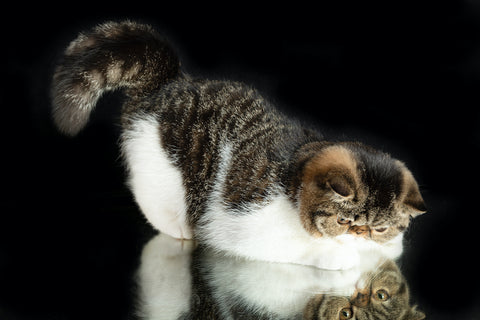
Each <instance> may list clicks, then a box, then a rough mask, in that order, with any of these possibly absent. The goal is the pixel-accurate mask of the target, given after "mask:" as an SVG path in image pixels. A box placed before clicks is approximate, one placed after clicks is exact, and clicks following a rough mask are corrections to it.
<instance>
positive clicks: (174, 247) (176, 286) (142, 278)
mask: <svg viewBox="0 0 480 320" xmlns="http://www.w3.org/2000/svg"><path fill="white" fill-rule="evenodd" d="M193 250H194V243H193V241H182V240H176V239H173V238H171V237H169V236H167V235H164V234H159V235H157V236H156V237H154V238H153V239H151V240H150V241H149V242H148V243H147V244H146V245H145V246H144V247H143V251H142V255H141V264H140V267H139V269H138V273H137V275H138V277H137V281H138V293H139V294H138V298H139V299H138V300H139V301H138V302H139V303H138V308H137V310H138V313H139V314H140V315H141V316H142V317H141V319H179V317H180V315H181V314H183V313H185V312H188V309H189V306H190V294H191V291H192V288H191V274H190V264H191V255H192V251H193Z"/></svg>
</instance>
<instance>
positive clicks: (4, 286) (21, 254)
mask: <svg viewBox="0 0 480 320" xmlns="http://www.w3.org/2000/svg"><path fill="white" fill-rule="evenodd" d="M63 5H64V6H65V8H62V7H60V8H50V9H46V8H44V7H43V6H40V5H36V6H35V7H30V6H25V7H22V5H15V4H14V5H13V7H12V8H11V9H9V10H5V11H3V14H2V15H3V17H2V40H1V43H2V48H1V51H2V54H3V58H2V59H1V61H2V68H1V71H2V86H1V89H0V90H1V91H0V92H1V95H0V105H1V115H2V116H1V128H2V131H3V134H2V140H1V141H2V142H1V143H2V146H1V150H2V155H1V158H2V163H3V165H2V167H1V168H2V171H3V174H2V182H3V183H2V186H3V191H2V196H3V201H2V202H1V207H0V208H1V209H0V319H2V320H3V319H22V320H23V319H126V318H127V317H128V314H129V313H130V312H131V310H132V308H133V303H134V302H133V301H132V292H133V291H134V287H133V280H132V276H133V274H134V271H135V269H136V268H137V267H138V256H139V254H140V252H141V249H142V246H143V244H144V243H145V241H146V240H147V239H148V237H149V236H151V235H152V234H153V233H154V232H153V231H152V230H151V228H150V227H148V226H147V225H146V224H145V221H144V219H143V218H142V216H141V214H140V212H139V211H138V209H137V208H136V206H135V204H134V203H133V200H132V197H131V195H130V194H129V192H128V190H127V188H126V187H125V184H124V181H125V174H124V170H123V167H122V162H121V160H120V155H119V150H118V146H117V145H116V143H117V140H118V137H119V128H118V124H115V119H117V118H118V116H119V114H118V111H119V108H117V107H116V106H118V103H119V102H120V101H121V99H122V97H121V95H120V94H108V95H106V96H105V98H104V99H103V100H102V101H101V102H100V104H99V105H98V107H97V109H96V110H95V112H94V113H93V115H92V121H91V123H90V124H89V125H88V127H87V128H86V130H84V131H83V132H82V133H81V134H80V135H79V136H78V137H75V138H67V137H64V136H62V135H60V134H59V133H58V132H57V131H56V130H55V128H54V127H53V125H52V123H51V119H50V113H49V112H50V111H49V107H50V105H49V97H48V90H49V88H48V85H49V81H50V76H51V72H52V69H53V66H54V63H55V60H56V58H57V57H58V55H59V54H60V52H61V51H62V50H63V48H64V47H65V46H66V45H67V44H68V43H69V41H71V40H72V39H73V38H75V37H76V35H77V34H78V32H80V31H82V30H84V29H85V28H90V27H92V26H93V25H95V24H97V23H100V22H103V21H105V20H108V19H123V18H131V19H139V20H141V21H143V22H147V23H150V24H153V25H154V26H155V27H156V28H157V29H159V30H160V31H164V33H165V34H166V35H167V37H169V38H170V39H171V40H172V42H173V43H174V45H175V47H176V48H177V51H178V52H179V54H180V55H181V57H182V61H183V66H184V68H185V70H186V71H187V72H190V73H192V74H194V75H197V76H205V77H210V78H216V79H222V78H223V79H234V80H239V81H244V82H247V83H249V84H252V85H253V86H255V87H257V88H258V89H259V90H260V91H261V92H263V93H264V94H265V96H267V97H268V98H269V99H270V100H271V101H273V102H274V103H275V104H276V105H278V106H279V107H280V108H282V109H284V110H285V112H287V113H289V114H291V115H292V116H298V117H301V118H302V119H304V120H305V121H309V122H312V123H315V124H317V125H318V126H319V127H320V128H322V130H323V132H324V133H325V135H326V137H327V138H331V139H335V140H353V139H355V140H360V141H363V142H366V143H369V144H371V145H373V146H375V147H377V148H380V149H382V150H384V151H387V152H389V153H391V154H392V155H393V156H395V157H397V158H399V159H401V160H403V161H405V162H406V163H407V165H408V167H409V168H410V169H411V170H412V171H413V173H414V175H415V176H416V177H417V180H418V182H419V184H420V186H421V190H422V193H423V195H424V198H425V200H426V203H427V206H428V209H429V211H428V213H427V214H425V215H423V216H421V217H419V218H418V219H416V220H415V221H414V223H413V225H412V227H411V228H410V229H409V231H408V232H407V235H406V241H405V245H406V249H405V255H404V256H403V258H402V259H401V261H400V266H401V269H402V271H403V272H404V274H405V276H406V277H407V279H408V282H409V285H410V288H411V291H412V295H413V298H412V299H413V301H414V302H415V303H417V304H419V308H420V309H421V310H424V311H425V312H426V313H427V316H428V317H427V319H460V318H461V319H478V317H479V312H480V308H479V304H480V299H479V298H480V295H479V293H478V290H479V284H480V283H479V272H478V270H479V263H478V258H479V255H478V252H479V248H478V247H479V246H478V245H479V241H478V233H479V228H478V222H479V221H478V216H479V209H478V206H479V194H478V192H479V190H480V188H479V187H478V185H479V178H480V175H479V158H480V153H479V151H480V148H479V147H480V108H479V103H480V94H478V93H479V90H480V5H478V4H477V3H476V2H474V1H473V0H471V1H456V2H455V1H449V2H439V1H432V2H430V3H427V2H420V1H419V2H413V3H406V2H403V1H399V2H390V1H385V2H380V3H377V4H372V3H370V4H365V3H363V2H356V3H354V4H348V3H346V2H338V3H337V4H333V5H332V4H329V5H323V4H318V3H315V4H313V3H312V5H310V6H307V5H303V4H300V3H298V4H295V5H293V7H292V4H291V3H286V4H281V5H279V4H276V5H274V6H260V7H258V6H259V4H254V3H246V2H243V3H241V2H239V3H231V4H228V5H227V4H224V5H221V6H214V5H211V6H206V5H200V4H195V5H192V4H182V3H178V4H175V5H173V4H171V5H161V4H159V3H154V4H152V5H146V4H141V3H139V2H132V3H128V4H117V5H113V6H102V7H98V5H95V4H87V3H82V4H63ZM63 5H62V6H63ZM67 7H68V8H67Z"/></svg>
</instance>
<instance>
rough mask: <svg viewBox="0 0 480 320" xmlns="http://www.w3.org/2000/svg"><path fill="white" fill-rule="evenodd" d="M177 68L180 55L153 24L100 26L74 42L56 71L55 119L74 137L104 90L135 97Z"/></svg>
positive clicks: (53, 93)
mask: <svg viewBox="0 0 480 320" xmlns="http://www.w3.org/2000/svg"><path fill="white" fill-rule="evenodd" d="M179 72H180V63H179V60H178V57H177V55H176V54H175V53H174V51H173V49H172V48H171V47H170V46H169V44H168V43H167V42H166V41H165V40H164V39H163V38H162V37H161V36H160V34H158V33H157V32H156V31H154V30H153V29H152V28H151V27H150V26H148V25H144V24H138V23H135V22H131V21H124V22H107V23H104V24H101V25H99V26H97V27H95V28H93V29H92V30H90V31H88V32H84V33H81V34H80V35H79V36H78V37H77V39H75V40H74V41H72V42H71V43H70V45H69V46H68V47H67V49H66V50H65V52H64V56H63V57H62V60H61V62H60V63H59V64H58V66H57V67H56V69H55V73H54V75H53V82H52V88H51V95H52V100H53V118H54V121H55V123H56V125H57V126H58V127H59V129H60V130H61V131H63V132H64V133H66V134H68V135H72V136H73V135H75V134H77V133H78V132H79V131H80V130H81V129H82V128H83V127H84V126H85V125H86V124H87V122H88V119H89V117H90V113H91V111H92V110H93V108H94V107H95V104H96V103H97V101H98V99H99V98H100V97H101V95H102V94H103V93H104V92H106V91H110V90H115V89H118V88H126V89H127V90H126V92H127V94H128V95H131V96H138V95H144V94H148V93H150V92H152V91H154V90H155V89H158V88H159V87H160V86H161V85H162V84H164V83H165V82H167V81H168V80H170V79H172V78H175V77H176V76H177V75H178V74H179Z"/></svg>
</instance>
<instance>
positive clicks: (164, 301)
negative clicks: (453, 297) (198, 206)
mask: <svg viewBox="0 0 480 320" xmlns="http://www.w3.org/2000/svg"><path fill="white" fill-rule="evenodd" d="M363 258H364V261H363V263H362V264H361V265H360V266H359V267H357V268H353V269H349V270H342V271H332V270H323V269H318V268H315V267H309V266H302V265H295V264H282V263H269V262H263V261H253V260H246V259H243V258H238V257H229V256H225V255H224V254H220V253H216V252H214V251H212V250H210V249H209V248H206V247H203V246H198V247H197V246H196V245H195V243H194V242H193V241H185V240H184V241H182V240H177V239H173V238H171V237H169V236H167V235H164V234H159V235H157V236H155V237H154V238H152V239H151V240H150V241H149V242H148V243H147V244H146V245H145V247H144V249H143V252H142V256H141V265H140V267H139V269H138V272H137V283H138V306H137V315H138V316H139V318H140V319H146V320H147V319H148V320H150V319H326V320H333V319H335V320H336V319H341V320H343V319H372V318H373V319H402V320H419V319H424V318H425V315H424V313H423V312H421V311H419V310H417V309H416V306H413V307H412V306H411V305H410V304H409V296H410V295H409V289H408V284H407V282H406V280H405V278H404V277H403V275H402V274H401V272H400V270H399V268H398V267H397V265H396V264H395V262H393V261H391V260H384V259H382V258H380V257H375V256H368V257H363Z"/></svg>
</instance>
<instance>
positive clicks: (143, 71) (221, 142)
mask: <svg viewBox="0 0 480 320" xmlns="http://www.w3.org/2000/svg"><path fill="white" fill-rule="evenodd" d="M118 89H122V90H124V92H125V94H126V96H127V99H126V101H125V102H124V104H123V106H122V127H123V133H122V143H121V147H122V152H123V155H124V159H125V162H126V166H127V169H128V171H129V181H128V183H129V186H130V187H131V189H132V192H133V194H134V197H135V199H136V201H137V203H138V205H139V207H140V208H141V210H142V212H143V213H144V214H145V216H146V217H147V219H148V220H149V221H150V222H151V223H152V225H153V226H154V227H156V228H157V229H159V230H160V231H162V232H164V233H167V234H169V235H171V236H173V237H176V238H193V237H195V238H196V239H198V240H200V241H203V242H204V243H206V244H208V245H210V246H213V247H215V248H217V249H219V250H224V251H226V252H229V253H231V254H234V255H241V256H247V257H249V258H252V259H262V260H268V261H276V262H290V263H299V264H308V265H314V266H317V267H322V268H328V269H342V268H350V267H352V266H354V265H355V264H356V263H358V260H359V259H358V256H359V255H361V254H363V252H369V251H372V250H373V251H379V252H381V253H382V254H385V255H386V256H387V257H389V258H394V257H396V256H398V255H399V254H400V253H401V251H402V235H403V231H404V230H405V229H406V228H407V226H408V224H409V221H410V218H411V217H415V216H417V215H419V214H421V213H423V212H425V207H424V203H423V199H422V197H421V195H420V192H419V189H418V185H417V183H416V182H415V179H414V178H413V176H412V174H411V173H410V171H409V170H408V169H407V168H406V167H405V165H404V164H403V163H402V162H400V161H398V160H395V159H393V158H391V157H390V156H389V155H388V154H385V153H383V152H380V151H377V150H373V149H371V148H369V147H367V146H365V145H363V144H361V143H358V142H343V143H334V142H329V141H325V140H324V139H323V137H322V135H321V134H320V133H319V132H317V131H315V130H311V129H308V128H305V127H303V126H302V125H301V124H300V123H299V122H298V121H296V120H292V119H290V118H287V117H286V116H285V115H283V114H282V113H280V112H279V111H278V110H276V109H275V108H274V106H272V105H271V104H270V103H269V102H268V101H266V100H265V99H264V98H263V97H262V96H261V95H260V94H259V93H258V92H257V91H256V90H255V89H253V88H251V87H249V86H247V85H245V84H242V83H238V82H232V81H214V80H205V79H194V78H192V77H191V76H189V75H187V74H185V73H183V72H182V71H181V70H180V63H179V61H178V58H177V56H176V55H175V53H174V51H173V49H172V48H171V47H170V45H169V44H168V43H167V42H166V41H165V40H164V39H163V37H162V36H160V35H159V34H158V33H157V32H156V31H154V30H153V29H152V28H151V27H149V26H147V25H143V24H138V23H135V22H131V21H124V22H107V23H104V24H102V25H100V26H97V27H95V28H93V29H92V30H90V31H87V32H84V33H82V34H80V35H79V37H78V38H77V39H76V40H74V41H73V42H72V43H71V44H70V45H69V46H68V48H67V49H66V50H65V54H64V57H63V59H62V60H61V61H60V62H59V65H58V67H57V68H56V71H55V74H54V76H53V84H52V101H53V118H54V120H55V122H56V124H57V125H58V127H59V128H60V129H61V130H62V131H63V132H65V133H67V134H70V135H75V134H76V133H78V132H79V131H80V130H81V129H82V128H83V127H84V126H85V124H86V123H87V122H88V118H89V116H90V113H91V111H92V109H93V108H94V107H95V104H96V102H97V100H98V99H99V98H100V97H101V95H102V94H103V93H104V92H107V91H111V90H118Z"/></svg>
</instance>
